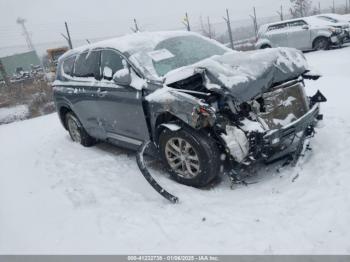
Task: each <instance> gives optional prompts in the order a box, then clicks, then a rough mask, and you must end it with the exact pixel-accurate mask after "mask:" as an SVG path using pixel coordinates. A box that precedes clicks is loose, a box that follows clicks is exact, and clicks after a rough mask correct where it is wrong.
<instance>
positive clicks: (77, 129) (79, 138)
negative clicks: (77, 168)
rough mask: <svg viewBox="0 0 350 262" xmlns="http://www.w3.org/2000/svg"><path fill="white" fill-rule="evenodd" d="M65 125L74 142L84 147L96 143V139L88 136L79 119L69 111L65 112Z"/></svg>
mask: <svg viewBox="0 0 350 262" xmlns="http://www.w3.org/2000/svg"><path fill="white" fill-rule="evenodd" d="M66 126H67V129H68V132H69V135H70V137H71V138H72V140H73V141H74V142H76V143H79V144H81V145H83V146H85V147H90V146H93V145H94V144H96V139H94V138H93V137H91V136H89V134H88V133H87V132H86V131H85V129H84V127H83V125H82V124H81V123H80V121H79V119H78V118H77V117H76V116H75V115H74V114H73V113H71V112H69V113H67V114H66Z"/></svg>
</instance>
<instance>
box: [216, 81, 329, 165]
mask: <svg viewBox="0 0 350 262" xmlns="http://www.w3.org/2000/svg"><path fill="white" fill-rule="evenodd" d="M325 101H326V99H325V98H324V96H323V95H322V94H321V93H320V92H317V94H315V96H313V97H307V96H306V94H305V91H304V84H303V81H302V79H298V80H294V81H289V82H286V83H284V84H281V85H276V86H274V87H272V88H271V89H270V90H269V91H268V92H266V93H264V94H262V95H261V96H260V97H258V98H257V99H254V100H252V101H250V102H247V103H245V106H244V107H245V110H244V111H243V112H242V111H236V121H235V122H232V121H227V120H224V121H223V122H222V123H220V124H219V125H220V127H223V128H222V129H221V131H222V132H223V133H222V134H221V137H222V138H223V139H224V141H225V142H226V145H227V149H228V151H229V152H230V156H231V157H232V158H233V159H234V161H236V162H237V163H241V164H246V165H248V164H250V163H252V162H255V161H257V160H264V161H266V162H272V161H274V160H277V159H280V158H282V157H284V156H287V155H289V156H293V158H294V159H296V158H297V157H298V156H299V153H300V152H299V151H300V147H301V145H302V144H303V143H304V141H305V140H306V139H307V138H309V137H312V136H313V135H314V127H315V125H316V123H317V122H318V120H321V119H322V115H320V104H319V103H320V102H325ZM223 119H227V118H226V117H224V118H223ZM237 134H240V135H239V136H237ZM242 134H244V136H243V135H242ZM232 141H234V142H232Z"/></svg>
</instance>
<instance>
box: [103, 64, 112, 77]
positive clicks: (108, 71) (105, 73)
mask: <svg viewBox="0 0 350 262" xmlns="http://www.w3.org/2000/svg"><path fill="white" fill-rule="evenodd" d="M103 78H105V79H112V78H113V71H112V69H111V68H109V67H108V66H105V67H104V68H103Z"/></svg>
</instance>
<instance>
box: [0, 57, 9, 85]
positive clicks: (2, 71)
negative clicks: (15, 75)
mask: <svg viewBox="0 0 350 262" xmlns="http://www.w3.org/2000/svg"><path fill="white" fill-rule="evenodd" d="M0 74H1V76H2V79H3V80H4V81H5V85H6V87H9V86H10V80H9V78H8V76H7V73H6V70H5V67H4V65H3V64H2V61H1V59H0Z"/></svg>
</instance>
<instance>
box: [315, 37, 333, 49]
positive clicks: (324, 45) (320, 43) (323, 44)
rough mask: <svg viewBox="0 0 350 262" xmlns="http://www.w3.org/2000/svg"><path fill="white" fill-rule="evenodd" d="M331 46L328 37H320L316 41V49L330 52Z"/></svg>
mask: <svg viewBox="0 0 350 262" xmlns="http://www.w3.org/2000/svg"><path fill="white" fill-rule="evenodd" d="M330 46H331V43H330V42H329V39H328V38H327V37H318V38H316V40H315V41H314V49H315V50H317V51H319V50H328V49H329V48H330Z"/></svg>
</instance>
